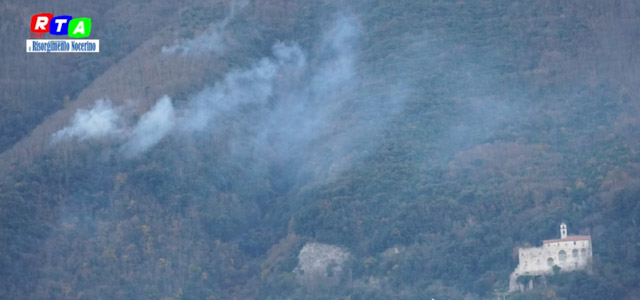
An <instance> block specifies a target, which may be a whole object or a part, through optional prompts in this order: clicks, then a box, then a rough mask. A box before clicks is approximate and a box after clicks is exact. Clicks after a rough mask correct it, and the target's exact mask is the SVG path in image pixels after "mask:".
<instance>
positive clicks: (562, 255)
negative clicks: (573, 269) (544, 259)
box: [558, 250, 567, 261]
mask: <svg viewBox="0 0 640 300" xmlns="http://www.w3.org/2000/svg"><path fill="white" fill-rule="evenodd" d="M558 257H559V258H560V261H565V260H567V252H564V250H560V252H558Z"/></svg>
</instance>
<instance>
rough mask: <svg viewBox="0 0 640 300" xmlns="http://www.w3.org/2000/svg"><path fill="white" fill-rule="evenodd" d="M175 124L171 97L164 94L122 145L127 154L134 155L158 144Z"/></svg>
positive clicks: (141, 118) (143, 116)
mask: <svg viewBox="0 0 640 300" xmlns="http://www.w3.org/2000/svg"><path fill="white" fill-rule="evenodd" d="M174 125H175V111H174V109H173V105H172V104H171V99H169V97H167V96H164V97H162V98H160V100H158V102H157V103H156V104H155V105H154V106H153V107H152V108H151V109H150V110H149V111H148V112H146V113H145V114H144V115H142V117H140V121H139V122H138V123H137V124H136V126H135V127H134V128H133V130H132V131H131V136H130V137H129V140H128V141H127V142H126V143H125V144H124V145H123V146H122V151H123V152H124V153H125V155H128V156H134V155H137V154H139V153H142V152H144V151H146V150H148V149H149V148H151V147H153V146H154V145H155V144H157V143H158V142H159V141H160V140H162V138H164V137H165V136H166V135H167V134H168V133H169V132H170V131H171V130H172V129H173V126H174Z"/></svg>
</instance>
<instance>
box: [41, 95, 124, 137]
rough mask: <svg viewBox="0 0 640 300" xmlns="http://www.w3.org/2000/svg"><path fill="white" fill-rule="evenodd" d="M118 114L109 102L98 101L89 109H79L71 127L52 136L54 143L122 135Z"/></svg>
mask: <svg viewBox="0 0 640 300" xmlns="http://www.w3.org/2000/svg"><path fill="white" fill-rule="evenodd" d="M121 125H122V124H121V118H120V113H119V112H118V109H117V108H114V107H113V106H112V104H111V101H109V100H105V99H99V100H98V101H96V103H95V105H94V106H93V108H91V109H80V110H78V111H77V112H76V114H75V115H74V116H73V118H72V120H71V125H69V126H67V127H65V128H63V129H62V130H60V131H58V132H56V133H54V134H53V140H54V141H62V140H68V139H73V138H77V139H79V140H86V139H91V138H102V137H107V136H115V135H117V134H120V133H122V128H121Z"/></svg>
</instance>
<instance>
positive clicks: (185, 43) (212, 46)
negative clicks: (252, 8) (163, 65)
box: [161, 0, 249, 55]
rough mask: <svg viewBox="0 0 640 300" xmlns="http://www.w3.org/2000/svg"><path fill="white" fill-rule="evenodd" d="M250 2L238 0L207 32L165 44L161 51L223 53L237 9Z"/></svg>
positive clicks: (169, 52)
mask: <svg viewBox="0 0 640 300" xmlns="http://www.w3.org/2000/svg"><path fill="white" fill-rule="evenodd" d="M248 4H249V1H247V0H238V1H233V2H232V3H231V7H230V11H229V14H228V15H227V16H226V17H225V18H224V20H222V21H221V22H217V23H214V24H212V25H211V26H209V28H207V30H205V32H203V33H202V34H200V35H199V36H197V37H195V38H193V39H191V40H179V41H176V43H175V44H174V45H172V46H163V47H162V49H161V51H162V53H165V54H173V53H178V54H183V55H186V54H202V53H209V52H215V53H218V54H221V53H222V52H224V50H225V49H226V47H225V36H224V33H225V30H226V29H227V26H228V25H229V22H231V21H232V20H233V19H234V18H235V17H236V13H237V11H239V10H241V9H242V8H244V7H246V6H247V5H248Z"/></svg>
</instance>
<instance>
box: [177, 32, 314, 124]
mask: <svg viewBox="0 0 640 300" xmlns="http://www.w3.org/2000/svg"><path fill="white" fill-rule="evenodd" d="M273 52H274V56H275V59H269V58H263V59H261V60H260V61H259V62H258V63H257V64H255V65H254V66H253V67H252V68H250V69H248V70H241V71H232V72H230V73H228V74H227V75H226V76H225V78H224V80H223V81H222V82H220V83H218V84H216V85H214V86H213V87H210V88H206V89H204V90H202V91H201V92H199V93H198V94H197V95H195V97H193V98H192V100H191V102H190V107H189V109H188V110H187V111H186V112H185V117H184V118H183V120H182V127H183V129H184V130H186V131H201V130H203V129H205V128H206V127H207V126H208V125H209V124H210V123H211V121H212V119H215V118H216V117H217V116H219V115H221V114H224V113H228V112H230V111H232V110H233V109H235V108H237V107H238V106H240V105H243V104H247V103H264V102H265V101H266V99H267V98H268V97H270V96H271V95H272V90H273V80H274V78H275V76H276V74H277V73H278V72H279V71H280V70H281V69H282V68H284V67H285V66H289V67H293V68H297V69H299V68H302V67H303V66H304V64H305V58H304V55H303V53H302V50H300V48H298V46H296V45H293V46H287V45H284V44H281V43H278V44H276V45H275V46H274V48H273Z"/></svg>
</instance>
